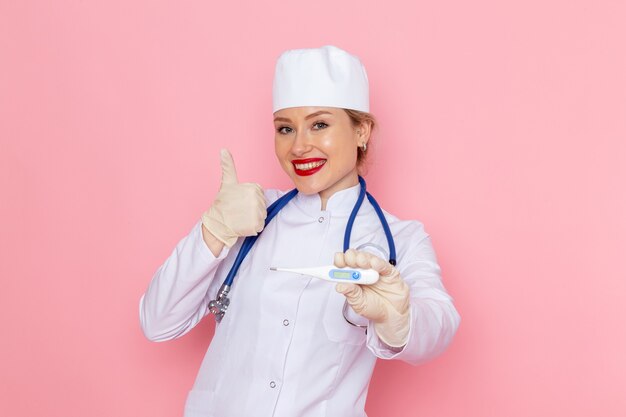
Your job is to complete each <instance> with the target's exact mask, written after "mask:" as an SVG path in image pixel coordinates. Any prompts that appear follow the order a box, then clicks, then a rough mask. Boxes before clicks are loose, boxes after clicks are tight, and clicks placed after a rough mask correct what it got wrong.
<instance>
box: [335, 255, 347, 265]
mask: <svg viewBox="0 0 626 417" xmlns="http://www.w3.org/2000/svg"><path fill="white" fill-rule="evenodd" d="M343 255H344V254H343V252H337V253H335V260H334V264H335V266H336V267H337V268H345V267H346V261H345V259H344V256H343Z"/></svg>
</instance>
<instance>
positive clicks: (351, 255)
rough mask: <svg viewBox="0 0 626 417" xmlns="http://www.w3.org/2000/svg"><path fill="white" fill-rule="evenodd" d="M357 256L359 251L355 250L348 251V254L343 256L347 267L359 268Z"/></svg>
mask: <svg viewBox="0 0 626 417" xmlns="http://www.w3.org/2000/svg"><path fill="white" fill-rule="evenodd" d="M356 255H357V251H356V250H354V249H348V250H347V251H346V253H344V254H343V258H344V259H345V261H346V266H349V267H350V268H357V264H356Z"/></svg>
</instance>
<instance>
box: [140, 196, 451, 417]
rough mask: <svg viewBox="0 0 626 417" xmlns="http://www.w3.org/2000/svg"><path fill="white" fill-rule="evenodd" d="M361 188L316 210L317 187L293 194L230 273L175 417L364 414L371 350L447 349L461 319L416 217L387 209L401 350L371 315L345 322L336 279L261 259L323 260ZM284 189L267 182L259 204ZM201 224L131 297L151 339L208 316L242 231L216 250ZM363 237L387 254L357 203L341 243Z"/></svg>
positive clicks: (383, 353) (371, 217)
mask: <svg viewBox="0 0 626 417" xmlns="http://www.w3.org/2000/svg"><path fill="white" fill-rule="evenodd" d="M359 190H360V186H359V185H356V186H354V187H351V188H348V189H345V190H341V191H339V192H337V193H335V194H333V195H332V196H331V197H330V199H329V200H328V202H327V206H326V210H320V207H321V202H320V197H319V195H317V194H313V195H308V196H307V195H304V194H301V193H299V194H297V195H296V197H294V199H293V200H291V201H290V202H289V203H288V204H287V205H286V206H285V207H284V208H283V209H282V210H281V211H280V212H279V213H278V215H277V216H276V217H275V218H274V219H273V220H272V222H271V223H270V224H269V225H268V226H267V227H266V228H265V230H264V231H263V232H262V234H261V236H260V237H259V239H258V240H257V242H256V243H255V245H254V247H253V248H252V250H251V251H250V253H249V254H248V256H247V258H246V259H245V260H244V262H243V263H242V265H241V268H240V269H239V272H238V274H237V276H236V278H235V281H234V284H233V286H232V289H231V292H230V294H229V297H230V299H231V304H230V307H229V308H228V311H227V312H226V315H225V316H224V319H223V320H222V322H221V323H219V324H218V325H217V327H216V331H215V335H214V337H213V340H212V341H211V344H210V346H209V348H208V351H207V353H206V356H205V358H204V360H203V362H202V365H201V367H200V370H199V373H198V376H197V378H196V381H195V384H194V386H193V389H192V390H191V391H190V392H189V395H188V397H187V402H186V406H185V417H271V416H273V417H323V416H329V417H337V416H340V417H364V416H366V414H365V411H364V406H365V399H366V395H367V390H368V386H369V381H370V377H371V375H372V371H373V369H374V363H375V361H376V358H382V359H399V360H402V361H405V362H408V363H411V364H418V363H421V362H424V361H427V360H429V359H431V358H433V357H435V356H437V355H438V354H440V353H441V352H442V351H444V350H445V348H446V346H447V345H448V344H449V343H450V341H451V339H452V337H453V335H454V334H455V332H456V330H457V327H458V325H459V322H460V317H459V315H458V313H457V311H456V309H455V308H454V305H453V303H452V298H451V297H450V296H449V295H448V294H447V292H446V290H445V288H444V286H443V285H442V282H441V276H440V268H439V266H438V264H437V260H436V257H435V252H434V251H433V247H432V245H431V241H430V238H429V236H428V234H426V232H425V231H424V228H423V225H422V224H421V223H419V222H417V221H401V220H398V219H397V218H396V217H394V216H392V215H390V214H388V213H385V215H386V218H387V221H388V222H389V226H390V228H391V232H392V234H393V236H394V239H395V244H396V251H397V268H398V269H399V271H400V273H401V276H402V278H403V279H404V280H405V281H406V282H407V284H408V285H409V287H410V291H411V307H410V317H411V325H410V332H409V339H408V343H407V344H406V346H404V348H390V347H389V346H387V345H385V344H384V343H382V342H381V341H380V339H379V338H378V337H377V335H376V332H375V330H374V327H373V323H369V324H368V320H367V319H365V318H363V317H361V316H359V315H357V314H356V313H354V311H352V309H351V308H349V315H348V318H351V320H352V321H354V322H358V324H368V328H367V332H366V330H365V329H363V328H359V327H355V326H352V325H350V324H349V323H348V322H347V321H346V320H345V319H344V316H343V314H342V308H343V305H344V300H345V297H344V296H343V295H342V294H340V293H337V292H336V291H335V284H333V283H330V282H327V281H322V280H318V279H316V278H310V277H306V276H302V275H297V274H292V273H286V272H273V271H270V269H269V268H270V266H277V267H312V266H320V265H329V264H332V263H333V257H334V254H335V252H341V251H342V250H343V238H344V232H345V228H346V223H347V221H348V216H349V215H350V212H351V211H352V208H353V207H354V204H355V202H356V199H357V196H358V194H359ZM282 194H284V192H281V191H278V190H266V191H265V195H266V198H267V200H268V205H269V203H272V202H273V201H275V200H276V199H277V198H279V197H280V196H281V195H282ZM201 226H202V225H201V223H200V222H198V223H197V224H196V225H195V226H194V228H193V229H192V230H191V233H190V234H189V235H188V236H187V237H185V238H184V239H182V240H181V241H180V242H179V243H178V245H177V246H176V248H175V249H174V251H173V252H172V254H171V255H170V257H169V258H168V259H167V260H166V261H165V263H164V264H163V265H162V266H161V267H160V268H159V269H158V270H157V272H156V273H155V275H154V277H153V279H152V281H151V283H150V285H149V287H148V289H147V291H146V293H145V294H144V295H143V296H142V298H141V301H140V320H141V326H142V329H143V331H144V333H145V335H146V337H148V338H149V339H150V340H153V341H165V340H171V339H174V338H177V337H181V336H182V335H184V334H185V333H187V332H188V331H190V330H191V329H192V328H193V327H194V326H195V325H196V324H197V323H198V322H199V321H200V320H201V319H202V318H203V317H204V316H205V315H207V314H208V308H207V305H208V303H209V301H210V300H212V299H214V298H215V297H216V293H217V290H218V289H219V287H220V285H221V284H222V282H223V280H224V278H225V277H226V275H227V273H228V271H229V269H230V267H231V265H232V264H233V261H234V258H235V256H236V255H237V252H238V250H239V247H240V246H241V243H242V241H243V238H240V239H239V240H238V242H237V244H236V245H235V246H233V248H231V249H228V248H226V247H225V248H224V250H223V251H222V253H221V254H220V255H219V256H218V257H217V258H216V257H215V256H214V255H213V254H212V253H211V251H210V250H209V249H208V247H207V246H206V244H205V242H204V240H203V238H202V230H201ZM364 243H373V244H375V245H378V246H380V247H382V248H384V249H385V250H388V245H387V240H386V238H385V234H384V232H383V229H382V226H381V223H380V220H379V219H378V216H377V215H376V213H375V211H374V209H373V207H372V206H371V204H370V203H369V201H367V199H365V200H364V202H363V205H362V206H361V209H360V211H359V213H358V216H357V218H356V221H355V223H354V228H353V231H352V238H351V244H350V247H351V248H357V247H358V246H359V245H361V244H364ZM366 250H367V249H366ZM209 319H211V320H212V319H213V316H210V317H209ZM398 383H400V382H398Z"/></svg>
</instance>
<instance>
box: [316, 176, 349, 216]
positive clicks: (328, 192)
mask: <svg viewBox="0 0 626 417" xmlns="http://www.w3.org/2000/svg"><path fill="white" fill-rule="evenodd" d="M358 183H359V175H358V174H357V173H356V170H355V172H354V175H350V176H349V177H346V178H344V179H343V180H342V181H339V182H338V183H336V184H334V185H332V186H331V187H329V188H327V189H325V190H322V191H320V192H319V196H320V200H321V202H322V210H326V204H327V203H328V200H329V199H330V197H332V195H333V194H335V193H336V192H338V191H341V190H345V189H346V188H350V187H354V186H355V185H357V184H358Z"/></svg>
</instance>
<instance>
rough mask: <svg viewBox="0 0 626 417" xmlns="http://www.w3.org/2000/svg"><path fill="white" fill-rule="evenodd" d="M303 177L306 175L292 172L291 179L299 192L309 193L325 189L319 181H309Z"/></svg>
mask: <svg viewBox="0 0 626 417" xmlns="http://www.w3.org/2000/svg"><path fill="white" fill-rule="evenodd" d="M305 178H306V177H304V178H302V177H299V176H298V175H296V174H294V176H293V177H292V179H291V180H292V181H293V184H294V185H295V187H296V188H297V189H298V192H299V193H302V194H306V195H311V194H317V193H319V192H321V191H324V190H325V187H324V186H323V185H322V184H321V183H320V182H319V181H311V180H310V179H305Z"/></svg>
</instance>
